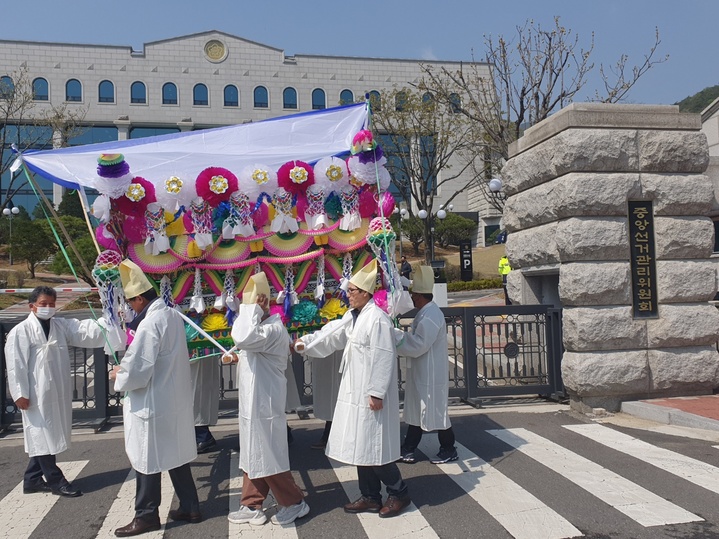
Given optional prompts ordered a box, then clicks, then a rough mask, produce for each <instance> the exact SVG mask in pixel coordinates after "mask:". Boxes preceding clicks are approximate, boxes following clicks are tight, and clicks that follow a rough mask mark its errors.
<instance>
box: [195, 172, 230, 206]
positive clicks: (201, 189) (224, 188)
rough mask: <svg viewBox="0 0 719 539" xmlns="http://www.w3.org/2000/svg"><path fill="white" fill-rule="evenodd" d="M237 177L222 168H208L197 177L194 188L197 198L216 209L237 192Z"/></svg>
mask: <svg viewBox="0 0 719 539" xmlns="http://www.w3.org/2000/svg"><path fill="white" fill-rule="evenodd" d="M237 187H238V181H237V176H235V175H234V174H233V173H232V172H230V171H229V170H227V169H226V168H222V167H208V168H206V169H205V170H203V171H202V172H200V174H199V175H198V176H197V180H196V181H195V188H196V189H197V194H198V196H201V197H202V198H203V199H205V200H206V201H207V202H208V203H209V204H210V206H212V207H213V208H216V207H217V206H219V205H220V203H221V202H226V201H228V200H229V199H230V196H232V193H234V192H235V191H237Z"/></svg>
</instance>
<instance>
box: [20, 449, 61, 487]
mask: <svg viewBox="0 0 719 539" xmlns="http://www.w3.org/2000/svg"><path fill="white" fill-rule="evenodd" d="M43 475H44V476H45V482H46V483H47V484H48V485H49V486H50V487H51V488H60V487H62V486H64V485H67V479H65V476H64V475H63V473H62V470H61V469H60V468H58V467H57V463H56V458H55V455H40V456H39V457H30V462H29V463H28V465H27V469H26V470H25V477H24V478H23V485H24V486H25V488H32V487H35V486H37V485H38V484H40V483H42V476H43Z"/></svg>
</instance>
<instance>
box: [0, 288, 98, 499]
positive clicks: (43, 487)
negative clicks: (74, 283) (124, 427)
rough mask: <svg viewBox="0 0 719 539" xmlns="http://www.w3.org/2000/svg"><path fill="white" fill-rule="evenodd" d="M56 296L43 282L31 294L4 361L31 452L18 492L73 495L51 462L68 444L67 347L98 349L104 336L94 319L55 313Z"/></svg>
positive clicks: (78, 493)
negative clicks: (76, 317)
mask: <svg viewBox="0 0 719 539" xmlns="http://www.w3.org/2000/svg"><path fill="white" fill-rule="evenodd" d="M56 299H57V293H56V292H55V290H53V289H52V288H50V287H47V286H39V287H37V288H35V289H34V290H33V291H32V292H31V293H30V297H29V299H28V302H29V306H30V314H29V315H28V317H27V318H26V319H25V320H23V321H22V322H20V323H19V324H18V325H17V326H15V327H14V328H13V329H12V330H10V333H8V336H7V339H6V341H5V361H6V364H7V379H8V388H9V390H10V395H12V398H13V400H14V401H15V405H16V406H17V407H18V409H19V410H20V412H21V414H22V425H23V435H24V438H25V452H26V453H27V454H28V455H29V457H30V462H29V464H28V467H27V470H26V471H25V477H24V480H23V492H24V493H25V494H33V493H35V492H52V493H53V494H56V495H58V496H67V497H71V498H74V497H77V496H81V495H82V492H81V491H80V490H79V489H77V488H74V487H73V486H72V485H70V484H69V483H68V481H67V479H65V476H64V475H63V473H62V470H60V468H59V467H58V466H57V461H56V455H58V454H60V453H62V452H63V451H65V450H67V449H68V448H69V447H70V435H71V429H72V388H71V379H70V355H69V353H68V346H77V347H85V348H98V347H101V346H102V345H103V344H104V342H105V339H104V336H103V328H102V326H101V325H100V324H98V323H97V322H96V321H95V320H83V321H80V320H76V319H74V318H57V317H55V316H54V314H55V301H56ZM43 476H45V480H43Z"/></svg>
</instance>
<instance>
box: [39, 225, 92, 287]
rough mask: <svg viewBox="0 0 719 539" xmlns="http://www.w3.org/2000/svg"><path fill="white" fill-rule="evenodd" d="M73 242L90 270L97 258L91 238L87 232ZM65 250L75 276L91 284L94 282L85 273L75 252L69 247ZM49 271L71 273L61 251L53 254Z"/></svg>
mask: <svg viewBox="0 0 719 539" xmlns="http://www.w3.org/2000/svg"><path fill="white" fill-rule="evenodd" d="M74 244H75V248H76V249H77V251H78V252H79V253H80V256H81V257H82V259H83V261H84V262H85V266H87V268H88V269H89V271H92V268H93V267H94V266H95V259H96V258H97V249H96V248H95V243H94V242H93V241H92V238H91V237H90V235H89V234H86V235H85V236H82V237H80V238H78V239H77V240H75V241H74ZM65 252H66V253H67V255H68V256H69V257H70V262H71V263H72V267H73V268H74V269H75V273H76V274H77V276H78V277H79V278H80V279H82V280H83V281H85V282H86V283H88V284H90V285H92V283H93V282H94V280H93V278H92V275H91V274H87V273H86V272H85V271H84V270H83V269H82V265H81V264H80V263H79V262H78V260H77V257H76V256H75V253H74V252H73V251H72V250H71V249H65ZM50 271H52V272H53V273H55V274H56V275H62V274H69V273H71V270H70V266H69V265H68V263H67V260H65V256H64V255H63V254H62V253H57V254H56V255H55V258H54V259H53V261H52V264H50Z"/></svg>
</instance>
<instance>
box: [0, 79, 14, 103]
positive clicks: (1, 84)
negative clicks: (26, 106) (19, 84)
mask: <svg viewBox="0 0 719 539" xmlns="http://www.w3.org/2000/svg"><path fill="white" fill-rule="evenodd" d="M13 93H15V83H14V82H13V80H12V79H11V78H10V77H8V76H7V75H5V76H3V77H0V99H9V98H10V97H12V94H13Z"/></svg>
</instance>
